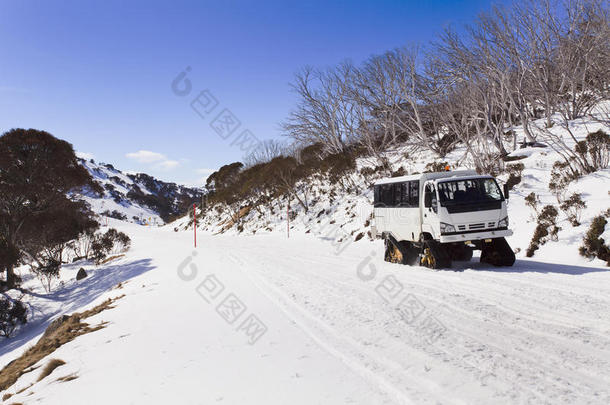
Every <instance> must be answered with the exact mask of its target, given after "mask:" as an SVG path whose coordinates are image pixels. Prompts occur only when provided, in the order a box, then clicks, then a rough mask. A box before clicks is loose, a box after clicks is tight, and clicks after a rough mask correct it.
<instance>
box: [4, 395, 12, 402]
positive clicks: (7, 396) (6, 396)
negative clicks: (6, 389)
mask: <svg viewBox="0 0 610 405" xmlns="http://www.w3.org/2000/svg"><path fill="white" fill-rule="evenodd" d="M12 396H13V394H8V393H6V394H4V395H2V401H6V400H8V399H9V398H10V397H12Z"/></svg>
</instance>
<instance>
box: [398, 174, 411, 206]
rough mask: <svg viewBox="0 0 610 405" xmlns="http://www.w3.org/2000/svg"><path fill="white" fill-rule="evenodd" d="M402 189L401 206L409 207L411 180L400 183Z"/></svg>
mask: <svg viewBox="0 0 610 405" xmlns="http://www.w3.org/2000/svg"><path fill="white" fill-rule="evenodd" d="M400 191H401V199H400V206H401V207H403V208H404V207H409V206H411V203H410V201H409V182H408V181H407V182H404V183H400Z"/></svg>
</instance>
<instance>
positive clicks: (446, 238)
mask: <svg viewBox="0 0 610 405" xmlns="http://www.w3.org/2000/svg"><path fill="white" fill-rule="evenodd" d="M512 234H513V231H511V230H510V229H495V230H492V231H481V232H472V233H458V234H452V235H441V243H451V242H466V241H469V240H481V239H493V238H502V237H505V236H511V235H512Z"/></svg>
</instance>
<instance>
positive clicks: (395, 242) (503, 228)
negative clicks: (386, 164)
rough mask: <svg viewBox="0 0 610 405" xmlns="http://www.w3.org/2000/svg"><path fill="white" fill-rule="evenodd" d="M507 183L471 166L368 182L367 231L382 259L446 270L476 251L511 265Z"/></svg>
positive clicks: (491, 261) (487, 258)
mask: <svg viewBox="0 0 610 405" xmlns="http://www.w3.org/2000/svg"><path fill="white" fill-rule="evenodd" d="M507 200H508V187H507V186H506V184H505V185H504V188H503V190H501V189H500V187H499V186H498V183H497V181H496V179H495V178H494V177H492V176H490V175H479V174H477V173H476V172H475V171H473V170H462V171H453V172H452V171H444V172H435V173H422V174H416V175H410V176H402V177H393V178H386V179H381V180H378V181H377V182H376V183H375V184H374V208H373V224H372V226H371V234H372V235H373V237H381V238H383V239H384V241H385V260H386V261H389V262H393V263H402V264H409V265H422V266H426V267H430V268H435V269H437V268H448V267H451V262H452V261H454V260H455V261H468V260H470V259H471V258H472V253H473V250H475V249H477V250H481V257H480V260H481V262H485V263H489V264H492V265H495V266H512V265H513V264H514V262H515V254H514V252H513V250H512V249H511V248H510V246H509V245H508V243H507V242H506V239H505V237H506V236H510V235H512V234H513V233H512V231H511V230H510V229H508V214H507V206H506V204H507Z"/></svg>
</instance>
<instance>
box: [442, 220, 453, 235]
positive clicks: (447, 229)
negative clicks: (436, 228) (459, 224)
mask: <svg viewBox="0 0 610 405" xmlns="http://www.w3.org/2000/svg"><path fill="white" fill-rule="evenodd" d="M441 232H442V233H447V232H455V226H453V225H451V224H446V223H444V222H441Z"/></svg>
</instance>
